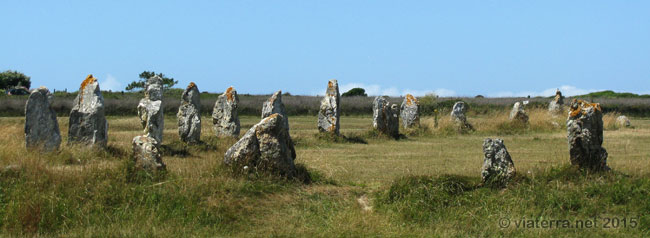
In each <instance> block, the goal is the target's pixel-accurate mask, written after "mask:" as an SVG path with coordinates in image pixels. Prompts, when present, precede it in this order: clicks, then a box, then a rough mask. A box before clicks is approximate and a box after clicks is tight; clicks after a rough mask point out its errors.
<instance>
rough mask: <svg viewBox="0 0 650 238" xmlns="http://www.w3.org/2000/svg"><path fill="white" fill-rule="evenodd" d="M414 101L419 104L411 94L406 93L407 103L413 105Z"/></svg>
mask: <svg viewBox="0 0 650 238" xmlns="http://www.w3.org/2000/svg"><path fill="white" fill-rule="evenodd" d="M413 103H415V104H418V100H417V99H416V98H415V97H413V95H411V94H406V105H407V106H411V105H413Z"/></svg>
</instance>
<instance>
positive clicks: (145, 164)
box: [131, 136, 165, 173]
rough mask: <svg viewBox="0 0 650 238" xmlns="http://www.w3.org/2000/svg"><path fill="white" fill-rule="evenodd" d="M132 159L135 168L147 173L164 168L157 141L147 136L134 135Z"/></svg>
mask: <svg viewBox="0 0 650 238" xmlns="http://www.w3.org/2000/svg"><path fill="white" fill-rule="evenodd" d="M132 144H133V153H132V155H131V159H132V160H133V163H134V167H135V170H136V171H137V170H144V171H146V172H149V173H155V172H158V171H161V170H165V164H164V163H163V161H162V157H161V155H160V150H159V149H158V141H156V139H153V138H151V137H148V136H136V137H134V138H133V142H132Z"/></svg>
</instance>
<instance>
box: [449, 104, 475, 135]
mask: <svg viewBox="0 0 650 238" xmlns="http://www.w3.org/2000/svg"><path fill="white" fill-rule="evenodd" d="M466 112H467V106H465V102H463V101H458V102H456V103H455V104H454V107H453V108H452V110H451V120H452V121H453V122H454V123H455V124H456V126H457V127H458V129H459V131H466V130H474V127H473V126H472V124H469V122H467V117H466V116H465V113H466Z"/></svg>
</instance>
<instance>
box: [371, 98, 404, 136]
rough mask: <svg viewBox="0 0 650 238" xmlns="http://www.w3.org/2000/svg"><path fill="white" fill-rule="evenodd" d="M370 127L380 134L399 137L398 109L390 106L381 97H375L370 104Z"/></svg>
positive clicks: (395, 106) (395, 105) (394, 105)
mask: <svg viewBox="0 0 650 238" xmlns="http://www.w3.org/2000/svg"><path fill="white" fill-rule="evenodd" d="M372 112H373V114H372V127H373V128H375V129H376V130H377V131H379V132H380V133H382V134H385V135H389V136H392V137H394V138H398V137H399V107H398V106H397V104H393V105H390V103H389V102H388V100H386V98H385V97H383V96H378V97H375V100H374V101H373V104H372Z"/></svg>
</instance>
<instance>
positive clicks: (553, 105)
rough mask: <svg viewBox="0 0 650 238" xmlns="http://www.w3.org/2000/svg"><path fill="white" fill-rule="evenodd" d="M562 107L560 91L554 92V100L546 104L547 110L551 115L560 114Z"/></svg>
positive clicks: (562, 101)
mask: <svg viewBox="0 0 650 238" xmlns="http://www.w3.org/2000/svg"><path fill="white" fill-rule="evenodd" d="M563 106H564V96H562V92H560V89H558V90H556V91H555V98H553V101H551V102H550V103H549V104H548V110H549V111H550V112H553V113H559V112H562V107H563Z"/></svg>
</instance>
